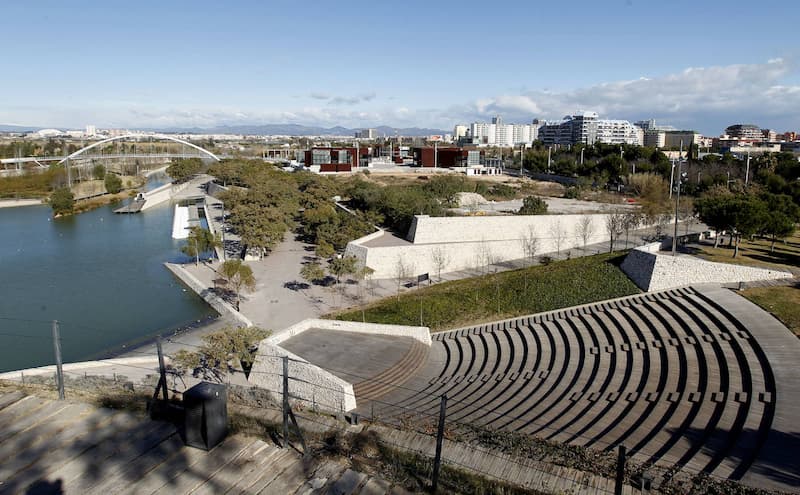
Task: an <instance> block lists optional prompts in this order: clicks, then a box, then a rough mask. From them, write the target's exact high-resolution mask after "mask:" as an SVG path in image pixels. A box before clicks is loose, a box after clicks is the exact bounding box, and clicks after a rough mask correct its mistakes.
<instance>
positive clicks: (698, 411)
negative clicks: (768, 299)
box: [323, 287, 800, 490]
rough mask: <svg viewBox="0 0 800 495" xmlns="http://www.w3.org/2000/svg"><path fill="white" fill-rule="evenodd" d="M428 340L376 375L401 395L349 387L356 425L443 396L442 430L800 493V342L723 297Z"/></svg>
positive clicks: (716, 293) (523, 321) (591, 311)
mask: <svg viewBox="0 0 800 495" xmlns="http://www.w3.org/2000/svg"><path fill="white" fill-rule="evenodd" d="M433 339H434V342H433V345H432V347H431V349H430V351H429V353H428V355H427V360H426V361H424V362H423V363H419V364H416V363H415V364H414V366H412V367H406V366H408V362H409V360H406V362H405V363H404V364H399V365H398V366H397V367H395V369H393V370H387V371H385V372H384V373H383V375H384V376H397V375H398V368H402V367H406V368H405V369H406V370H407V373H406V377H404V380H403V383H402V385H401V386H395V387H392V386H389V385H388V383H386V386H384V387H377V386H370V387H367V385H368V384H369V381H367V382H366V383H364V384H363V385H361V386H360V387H357V388H356V395H357V399H358V400H359V410H360V411H361V412H362V413H363V414H369V413H370V412H371V408H373V407H374V409H375V411H376V414H380V415H382V416H383V417H384V418H388V417H393V416H394V415H401V414H408V413H409V411H414V412H417V413H420V414H430V415H434V416H435V415H436V414H437V413H438V410H439V397H440V396H441V395H442V394H447V397H448V415H447V419H448V421H454V422H461V423H471V424H478V425H484V426H488V427H491V428H496V429H501V430H513V431H517V432H523V433H528V434H532V435H536V436H539V437H543V438H547V439H551V440H554V441H559V442H566V443H570V444H575V445H583V446H587V447H593V448H615V447H616V446H617V445H625V446H626V447H627V448H628V449H629V451H632V453H633V455H634V456H635V459H636V460H637V461H640V462H645V461H651V462H656V463H659V464H661V465H665V466H671V465H680V466H683V467H684V469H685V470H687V471H689V472H699V471H703V472H707V473H711V474H713V475H715V476H720V477H724V478H730V479H736V480H743V481H744V482H746V483H748V484H754V485H758V486H761V487H772V488H780V489H784V490H797V489H798V487H800V467H799V466H798V460H797V455H796V454H797V452H800V433H799V432H800V427H798V426H796V425H797V424H800V421H794V420H795V418H800V408H799V407H798V405H800V373H798V371H797V366H796V364H795V363H796V362H797V359H798V358H800V341H798V339H797V338H796V337H794V336H793V335H791V334H790V333H789V331H788V330H787V329H786V328H785V327H783V325H781V324H780V323H779V322H778V321H777V320H775V319H774V318H772V317H771V316H770V315H769V314H767V313H765V312H764V311H762V310H761V309H759V308H758V307H757V306H755V305H753V304H752V303H750V302H748V301H746V300H745V299H744V298H741V297H740V296H738V295H736V294H734V293H732V292H731V291H728V290H725V289H721V288H719V287H714V288H702V289H694V288H686V289H677V290H671V291H667V292H662V293H655V294H644V295H639V296H633V297H629V298H624V299H620V300H615V301H610V302H605V303H600V304H594V305H589V306H584V307H580V308H573V309H568V310H562V311H557V312H552V313H546V314H541V315H535V316H531V317H526V318H520V319H515V320H508V321H503V322H498V323H494V324H489V325H484V326H477V327H472V328H467V329H461V330H455V331H450V332H444V333H437V334H435V335H434V336H433ZM323 366H324V365H323ZM411 373H413V375H412V376H408V375H409V374H411ZM376 381H378V380H377V378H376ZM384 383H385V382H384ZM395 383H397V382H395ZM359 389H361V390H368V391H369V394H365V395H364V396H359V395H360V394H359ZM381 394H382V395H381ZM371 399H372V400H373V403H372V404H370V400H371ZM792 423H794V424H792Z"/></svg>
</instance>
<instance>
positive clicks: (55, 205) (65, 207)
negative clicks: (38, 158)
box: [50, 187, 75, 215]
mask: <svg viewBox="0 0 800 495" xmlns="http://www.w3.org/2000/svg"><path fill="white" fill-rule="evenodd" d="M50 207H51V208H52V209H53V215H68V214H70V213H72V209H73V208H74V207H75V195H74V194H72V191H70V189H69V188H68V187H60V188H58V189H56V190H55V191H53V194H52V195H51V196H50Z"/></svg>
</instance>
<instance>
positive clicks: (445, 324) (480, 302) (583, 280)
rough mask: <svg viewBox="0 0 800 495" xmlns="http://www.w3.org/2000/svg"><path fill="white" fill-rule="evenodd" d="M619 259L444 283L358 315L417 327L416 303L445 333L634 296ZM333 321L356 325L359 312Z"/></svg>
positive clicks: (385, 301)
mask: <svg viewBox="0 0 800 495" xmlns="http://www.w3.org/2000/svg"><path fill="white" fill-rule="evenodd" d="M624 256H625V255H624V254H620V253H618V252H616V253H605V254H599V255H596V256H587V257H582V258H575V259H571V260H565V261H558V262H554V263H552V264H550V265H547V266H534V267H531V268H526V269H520V270H513V271H507V272H502V273H498V274H491V275H485V276H482V277H477V278H472V279H465V280H457V281H454V282H445V283H442V284H437V285H434V286H432V287H428V288H423V289H420V290H418V291H416V290H415V291H411V292H408V293H405V294H401V295H400V296H399V297H387V298H385V299H383V300H381V301H378V302H376V303H373V304H371V305H369V306H367V307H366V308H365V310H364V312H363V315H364V317H365V319H366V321H369V322H374V323H389V324H399V325H419V324H420V305H421V306H422V323H423V325H425V326H428V327H430V328H431V329H433V330H445V329H449V328H458V327H461V326H467V325H471V324H476V323H480V322H484V321H491V320H498V319H504V318H513V317H515V316H521V315H527V314H533V313H540V312H542V311H550V310H554V309H559V308H565V307H569V306H577V305H579V304H586V303H591V302H596V301H602V300H605V299H612V298H615V297H623V296H627V295H631V294H638V293H639V292H640V291H639V289H638V288H637V287H636V285H634V283H633V282H631V281H630V279H629V278H628V277H627V276H626V275H625V274H624V273H623V272H622V270H620V269H619V266H618V265H619V264H620V263H621V262H622V259H623V258H624ZM334 317H335V318H337V319H340V320H351V321H361V319H362V311H361V309H357V310H352V311H345V312H342V313H339V314H336V315H334Z"/></svg>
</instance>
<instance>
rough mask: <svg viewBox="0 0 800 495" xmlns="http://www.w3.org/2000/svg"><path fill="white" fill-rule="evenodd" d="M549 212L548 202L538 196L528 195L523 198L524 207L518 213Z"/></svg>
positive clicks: (541, 213) (538, 213)
mask: <svg viewBox="0 0 800 495" xmlns="http://www.w3.org/2000/svg"><path fill="white" fill-rule="evenodd" d="M546 213H547V202H546V201H545V200H543V199H542V198H540V197H538V196H527V197H526V198H525V199H523V200H522V208H520V209H519V211H518V212H517V215H544V214H546Z"/></svg>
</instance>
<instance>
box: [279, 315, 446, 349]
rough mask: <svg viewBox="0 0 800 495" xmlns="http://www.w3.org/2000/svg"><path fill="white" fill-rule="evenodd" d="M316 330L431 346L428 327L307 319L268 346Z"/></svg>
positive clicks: (291, 327) (285, 330)
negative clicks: (391, 337)
mask: <svg viewBox="0 0 800 495" xmlns="http://www.w3.org/2000/svg"><path fill="white" fill-rule="evenodd" d="M312 328H317V329H320V330H330V331H339V332H355V333H368V334H376V335H397V336H399V337H411V338H412V339H415V340H418V341H420V342H422V343H423V344H425V345H427V346H430V345H431V332H430V329H429V328H428V327H409V326H404V325H381V324H378V323H360V322H356V321H339V320H321V319H317V318H309V319H307V320H303V321H301V322H300V323H297V324H295V325H292V326H290V327H289V328H286V329H284V330H281V331H280V332H279V333H277V334H275V335H273V336H271V337H269V338H268V339H267V340H268V341H269V343H270V344H275V345H280V344H281V343H283V342H285V341H287V340H289V339H290V338H292V337H294V336H295V335H299V334H301V333H303V332H305V331H306V330H309V329H312Z"/></svg>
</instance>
